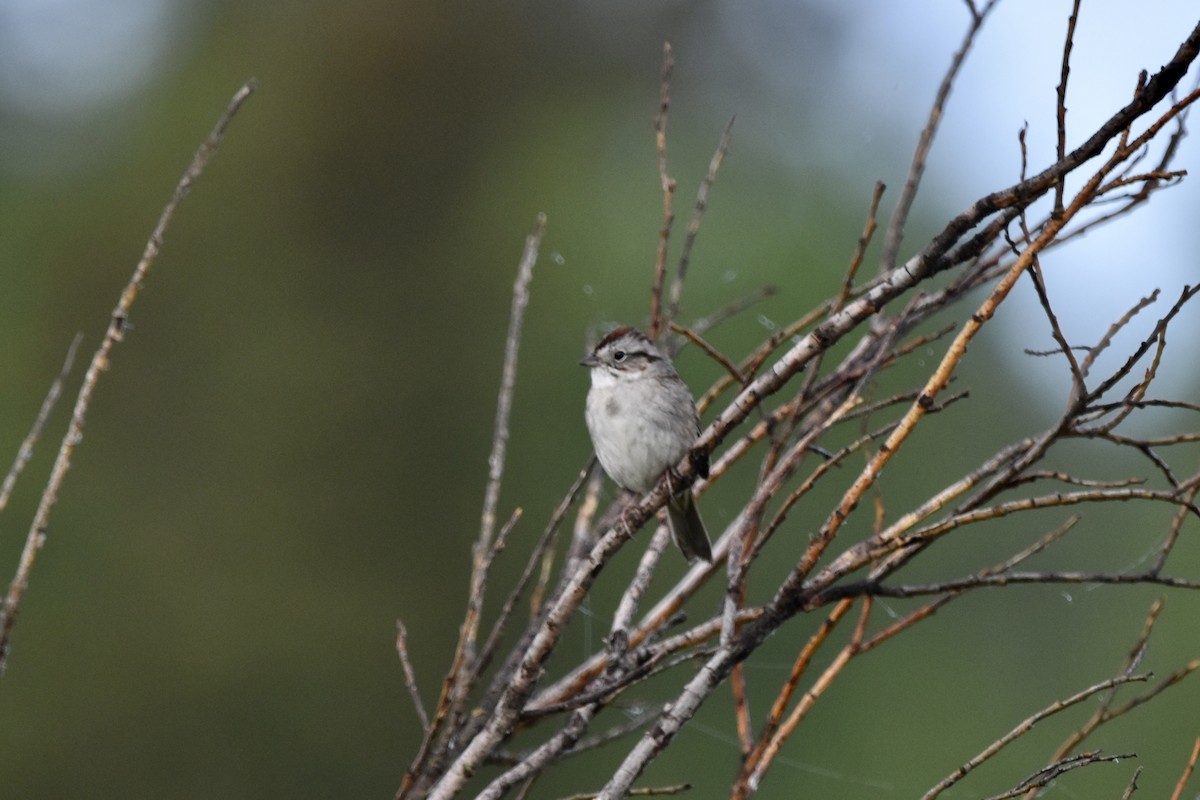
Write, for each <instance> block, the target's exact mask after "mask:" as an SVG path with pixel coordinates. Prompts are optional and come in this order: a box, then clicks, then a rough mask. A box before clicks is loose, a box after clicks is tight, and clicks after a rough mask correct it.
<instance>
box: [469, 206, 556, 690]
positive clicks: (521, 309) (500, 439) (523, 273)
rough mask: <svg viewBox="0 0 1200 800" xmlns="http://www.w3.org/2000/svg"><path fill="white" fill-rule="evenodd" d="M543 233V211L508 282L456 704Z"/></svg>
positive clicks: (475, 622)
mask: <svg viewBox="0 0 1200 800" xmlns="http://www.w3.org/2000/svg"><path fill="white" fill-rule="evenodd" d="M545 233H546V215H545V214H538V216H537V220H536V222H535V223H534V226H533V231H532V232H531V233H530V234H529V236H527V237H526V239H525V250H524V252H523V253H522V254H521V262H520V264H518V266H517V277H516V280H515V281H514V282H513V297H512V311H511V313H510V315H509V319H508V336H507V338H506V340H505V344H504V369H503V372H502V373H501V377H500V395H499V398H498V400H497V402H496V426H495V431H494V434H493V438H492V452H491V455H490V456H488V482H487V488H486V489H485V490H484V495H483V513H482V515H481V519H480V522H479V538H478V539H477V540H476V542H475V547H474V559H473V565H472V569H471V589H470V595H469V599H468V601H467V613H466V615H465V617H464V619H463V626H462V630H461V632H460V634H459V643H458V651H459V653H460V654H461V658H456V661H457V662H458V665H459V671H458V673H457V675H456V676H455V692H454V693H453V694H454V696H455V700H456V701H457V702H461V701H462V700H463V699H464V698H465V695H466V693H467V692H468V691H469V690H470V687H471V685H472V684H473V683H474V676H473V674H472V673H473V671H474V669H475V640H476V637H477V636H478V633H479V619H480V614H481V612H482V611H483V595H484V591H485V589H486V586H487V573H488V567H489V566H490V565H491V561H492V559H491V556H490V554H491V551H492V539H493V537H494V535H495V531H496V506H497V505H498V504H499V501H500V484H501V480H502V478H503V476H504V458H505V453H506V451H507V445H508V420H509V417H510V416H511V414H512V396H513V390H514V388H515V386H516V381H517V354H518V352H519V351H520V348H521V328H522V327H523V326H524V323H525V308H526V307H527V306H528V305H529V284H530V283H531V282H532V280H533V266H534V264H536V263H537V256H538V248H539V247H541V244H542V237H543V236H544V235H545Z"/></svg>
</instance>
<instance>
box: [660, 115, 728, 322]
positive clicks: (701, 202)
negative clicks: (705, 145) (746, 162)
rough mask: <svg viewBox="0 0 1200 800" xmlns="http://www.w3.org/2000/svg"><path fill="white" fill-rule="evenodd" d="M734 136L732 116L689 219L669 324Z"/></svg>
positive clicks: (672, 298) (672, 292)
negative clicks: (715, 185) (714, 184)
mask: <svg viewBox="0 0 1200 800" xmlns="http://www.w3.org/2000/svg"><path fill="white" fill-rule="evenodd" d="M732 136H733V118H732V117H731V118H730V120H729V122H728V123H727V124H726V125H725V130H724V131H722V132H721V140H720V141H719V142H718V143H717V150H716V152H715V153H713V156H712V160H711V161H709V164H708V172H707V173H705V175H704V180H702V181H700V188H699V189H697V190H696V206H695V208H694V209H693V210H692V218H691V219H690V220H688V226H687V232H686V233H685V234H684V237H683V248H682V252H681V253H680V255H679V266H677V267H676V268H675V277H674V279H673V280H672V281H671V293H670V304H669V306H668V308H667V317H666V320H665V322H666V324H667V325H670V324H671V323H672V322H674V321H675V320H676V319H677V318H678V317H679V301H680V299H681V298H682V297H683V282H684V280H685V279H686V278H687V272H688V266H689V265H690V263H691V258H692V245H694V244H695V243H696V235H697V234H698V233H700V220H701V219H702V218H703V217H704V212H705V210H706V209H707V208H708V193H709V191H710V190H711V189H712V185H713V182H714V181H715V180H716V179H717V171H718V170H719V169H720V168H721V162H722V161H724V160H725V154H726V153H727V152H728V151H729V141H730V139H731V138H732Z"/></svg>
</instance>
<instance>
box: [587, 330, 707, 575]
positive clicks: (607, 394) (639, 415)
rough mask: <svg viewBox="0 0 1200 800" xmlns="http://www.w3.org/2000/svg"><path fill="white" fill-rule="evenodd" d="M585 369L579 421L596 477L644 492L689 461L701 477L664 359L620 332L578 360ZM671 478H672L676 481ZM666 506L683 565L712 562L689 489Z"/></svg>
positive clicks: (703, 456) (686, 402) (690, 427)
mask: <svg viewBox="0 0 1200 800" xmlns="http://www.w3.org/2000/svg"><path fill="white" fill-rule="evenodd" d="M579 363H580V364H581V365H582V366H584V367H587V368H588V369H589V370H590V372H591V388H590V389H589V390H588V395H587V403H586V405H585V408H584V419H585V420H586V422H587V427H588V433H589V434H591V438H592V445H593V446H594V447H595V449H596V457H597V458H598V459H599V461H600V466H601V467H603V468H604V472H605V473H606V474H607V475H608V476H609V477H610V478H612V480H613V481H614V482H615V483H616V484H617V485H618V486H620V487H621V488H623V489H626V490H628V491H631V492H637V493H638V494H645V493H646V492H649V491H650V490H651V489H653V488H654V486H655V484H656V483H658V480H659V478H661V477H662V475H663V473H664V472H665V473H667V481H668V486H670V484H671V482H672V478H673V473H674V469H673V468H674V465H675V464H677V463H679V461H680V460H681V459H682V458H683V457H684V456H685V455H687V456H689V458H690V460H691V463H692V466H693V467H694V468H695V470H696V472H697V474H699V475H700V476H701V477H704V478H707V477H708V451H707V450H705V449H704V448H696V447H694V445H695V443H696V439H697V438H698V437H699V435H700V416H699V414H698V413H697V412H696V402H695V400H694V399H693V398H692V392H691V390H690V389H688V386H687V384H686V383H684V381H683V378H681V377H679V373H678V372H676V371H675V366H674V365H673V364H672V363H671V359H670V358H668V357H667V355H666V354H665V353H663V352H662V351H661V350H660V349H659V348H658V347H656V346H655V344H654V343H653V342H652V341H650V339H649V338H648V337H647V336H646V335H645V334H644V333H642V332H641V331H639V330H637V329H636V328H631V327H620V328H617V329H615V330H613V331H612V332H610V333H609V334H608V335H606V336H605V337H604V338H602V339H601V340H600V341H599V342H597V343H596V346H595V348H594V349H593V350H592V352H591V353H590V354H588V355H587V356H586V357H585V358H584V359H583V360H581V361H580V362H579ZM676 480H677V478H676ZM671 489H672V491H671V496H670V498H669V499H668V501H667V527H668V528H669V529H670V531H671V538H672V539H673V540H674V542H675V544H676V546H678V547H679V549H680V550H681V551H682V552H683V555H684V557H685V558H687V560H688V561H689V562H692V561H695V560H696V559H697V558H699V559H701V560H703V561H707V562H710V563H711V562H712V544H711V543H710V542H709V538H708V531H707V530H706V529H705V527H704V521H703V520H702V519H701V518H700V512H699V511H698V510H697V509H696V502H695V498H693V496H692V490H691V488H690V487H689V488H686V489H683V490H681V491H678V492H677V491H675V490H674V488H673V487H671Z"/></svg>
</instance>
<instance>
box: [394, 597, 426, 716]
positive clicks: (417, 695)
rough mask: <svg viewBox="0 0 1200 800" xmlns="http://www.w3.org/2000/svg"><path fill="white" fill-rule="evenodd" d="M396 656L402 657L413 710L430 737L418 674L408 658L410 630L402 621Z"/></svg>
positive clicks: (397, 624)
mask: <svg viewBox="0 0 1200 800" xmlns="http://www.w3.org/2000/svg"><path fill="white" fill-rule="evenodd" d="M396 654H397V655H399V656H400V666H401V668H402V669H403V670H404V685H405V686H407V687H408V693H409V695H410V696H411V697H412V701H413V708H415V709H416V710H417V719H419V720H420V721H421V730H423V731H424V732H425V735H426V736H428V735H429V714H427V713H426V712H425V703H424V702H423V701H422V700H421V690H420V689H419V688H418V687H417V674H416V672H415V671H414V670H413V665H412V660H411V659H409V657H408V630H407V629H406V628H405V627H404V623H403V622H401V621H400V620H396Z"/></svg>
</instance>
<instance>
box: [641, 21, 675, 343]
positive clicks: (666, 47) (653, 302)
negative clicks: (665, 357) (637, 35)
mask: <svg viewBox="0 0 1200 800" xmlns="http://www.w3.org/2000/svg"><path fill="white" fill-rule="evenodd" d="M674 65H675V57H674V56H673V55H672V53H671V43H670V42H663V64H662V78H661V80H660V81H659V90H658V114H657V115H655V117H654V149H655V152H656V153H657V154H658V182H659V184H660V185H661V186H662V193H663V218H662V227H661V228H659V231H658V251H657V255H656V256H655V259H654V285H653V287H652V288H651V290H650V324H649V325H648V326H647V327H646V335H647V336H649V337H650V341H652V342H656V341H658V339H659V336H660V335H661V334H662V332H663V331H664V330H665V327H666V326H664V325H663V324H662V322H663V320H662V296H663V287H664V286H666V281H667V245H668V244H669V243H670V241H671V227H672V226H673V225H674V224H675V207H674V197H675V179H674V178H672V177H671V176H670V175H668V174H667V112H668V111H670V109H671V69H672V67H674Z"/></svg>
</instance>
